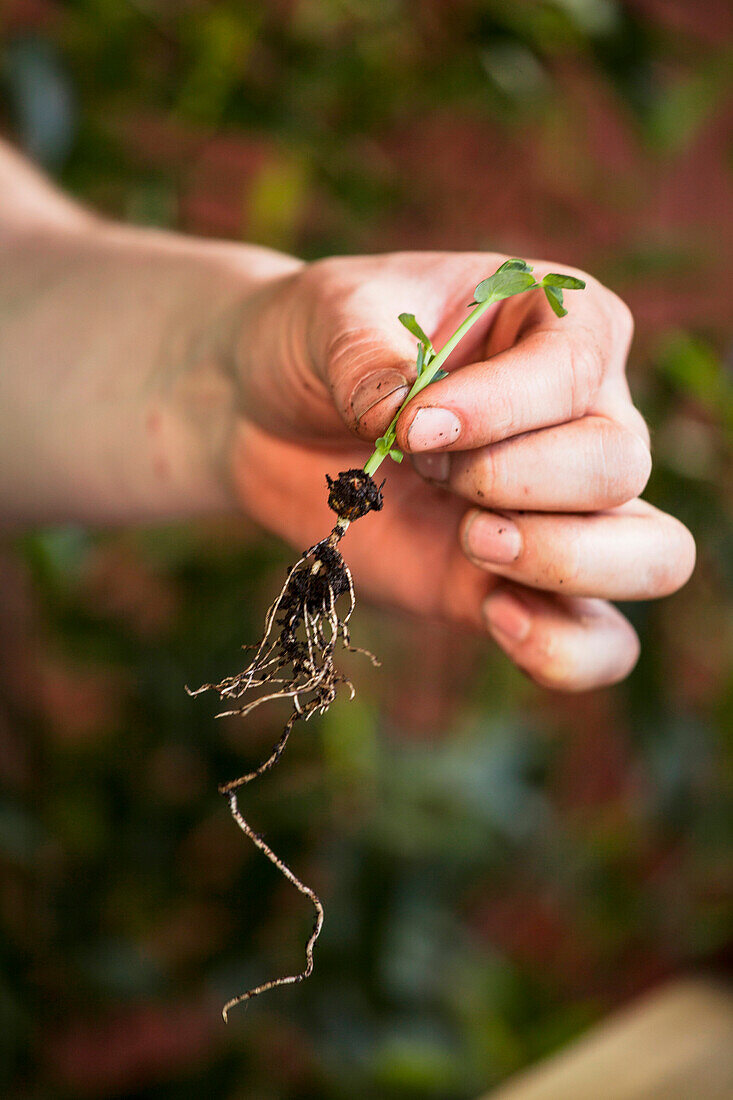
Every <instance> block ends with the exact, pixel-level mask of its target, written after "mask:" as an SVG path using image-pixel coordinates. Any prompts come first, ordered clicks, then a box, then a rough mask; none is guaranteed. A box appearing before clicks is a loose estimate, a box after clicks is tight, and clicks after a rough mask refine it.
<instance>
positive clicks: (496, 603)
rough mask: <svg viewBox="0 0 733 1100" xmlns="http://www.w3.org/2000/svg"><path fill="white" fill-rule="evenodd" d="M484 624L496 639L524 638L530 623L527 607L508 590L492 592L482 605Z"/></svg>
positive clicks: (514, 639)
mask: <svg viewBox="0 0 733 1100" xmlns="http://www.w3.org/2000/svg"><path fill="white" fill-rule="evenodd" d="M483 612H484V618H485V619H486V625H487V626H488V628H489V630H490V631H491V633H492V634H494V635H495V636H496V640H497V641H498V642H499V643H501V641H502V638H505V639H507V640H508V641H511V642H523V641H525V640H526V638H527V636H528V634H529V630H530V627H531V625H532V616H531V615H530V613H529V610H528V608H527V607H526V606H525V605H524V604H523V603H522V602H521V601H520V600H518V599H517V597H516V596H513V595H512V594H511V593H510V592H493V593H492V594H491V595H490V596H489V597H488V598H487V599H486V600H484V606H483Z"/></svg>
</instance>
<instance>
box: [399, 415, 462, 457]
mask: <svg viewBox="0 0 733 1100" xmlns="http://www.w3.org/2000/svg"><path fill="white" fill-rule="evenodd" d="M460 434H461V422H460V420H459V419H458V417H457V416H456V414H455V413H452V412H449V411H448V409H432V408H427V409H419V410H418V412H417V413H416V414H415V418H414V420H413V421H412V424H411V425H410V430H409V431H408V433H407V446H408V448H409V449H410V450H411V451H431V450H432V449H433V448H434V447H446V446H447V445H448V444H449V443H455V441H456V440H457V439H458V436H459V435H460Z"/></svg>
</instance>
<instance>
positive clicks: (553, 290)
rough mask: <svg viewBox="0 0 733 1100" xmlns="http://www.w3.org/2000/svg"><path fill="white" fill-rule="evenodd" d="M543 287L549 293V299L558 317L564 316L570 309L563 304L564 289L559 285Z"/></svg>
mask: <svg viewBox="0 0 733 1100" xmlns="http://www.w3.org/2000/svg"><path fill="white" fill-rule="evenodd" d="M542 289H543V290H544V292H545V294H546V295H547V301H548V302H549V303H550V305H551V306H552V309H553V311H554V312H555V313H556V314H557V315H558V317H564V316H565V315H566V314H567V312H568V311H567V310H566V309H565V306H564V305H563V304H562V291H561V290H560V288H559V287H557V286H543V287H542Z"/></svg>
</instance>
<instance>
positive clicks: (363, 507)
mask: <svg viewBox="0 0 733 1100" xmlns="http://www.w3.org/2000/svg"><path fill="white" fill-rule="evenodd" d="M328 485H329V505H330V506H331V508H332V509H333V510H334V511H336V512H337V514H338V516H339V519H338V522H337V524H336V526H335V527H334V529H333V531H332V532H331V533H330V535H328V537H327V538H325V539H322V540H321V541H320V542H317V543H316V544H315V546H312V547H311V548H310V550H308V551H307V552H306V553H305V554H303V555H302V557H300V558H299V559H298V561H297V562H296V563H295V565H294V566H293V567H292V568H291V569H290V571H289V573H288V575H287V578H286V580H285V583H284V585H283V586H282V588H281V590H280V593H279V595H278V596H277V598H276V600H275V601H274V603H273V604H272V606H271V607H270V609H269V610H268V612H267V615H266V616H265V627H264V633H263V637H262V640H261V641H260V643H259V645H257V646H256V647H251V646H245V647H243V648H245V649H251V648H254V649H255V654H254V656H253V658H252V660H251V661H250V663H249V664H248V665H247V667H246V668H245V669H244V671H243V672H240V673H237V674H236V675H235V676H228V677H226V678H225V679H224V680H222V681H221V683H219V684H204V685H203V686H202V687H200V688H197V689H196V690H195V691H191V690H190V689H189V688H186V691H187V692H188V694H189V695H200V694H201V692H203V691H216V692H217V693H218V695H219V697H220V699H221V700H222V702H224V703H226V704H228V707H227V709H226V710H223V711H221V712H220V713H219V714H218V715H217V718H223V717H225V716H228V715H233V714H236V715H239V716H241V717H244V716H246V715H247V714H250V713H251V712H252V711H253V710H254V709H255V708H256V707H258V706H260V705H261V704H262V703H267V702H271V701H273V700H276V699H288V700H290V702H291V704H292V707H293V711H292V714H291V715H290V717H289V718H288V720H287V722H286V724H285V728H284V729H283V732H282V735H281V736H280V739H279V741H278V742H277V744H276V745H275V747H274V748H273V750H272V752H271V753H270V755H269V757H268V758H267V760H265V761H264V762H263V763H262V764H260V765H259V767H258V768H256V769H255V770H254V771H252V772H249V773H248V774H247V775H243V776H240V778H239V779H233V780H231V781H230V782H229V783H224V784H223V785H222V786H220V787H219V790H220V792H221V793H222V794H223V795H225V796H226V798H227V800H228V803H229V809H230V812H231V815H232V817H233V818H234V820H235V821H236V823H237V825H238V826H239V828H240V829H241V830H242V832H243V833H244V834H245V835H246V836H247V837H249V839H250V840H251V841H252V843H253V844H254V845H255V847H256V848H259V850H260V851H261V852H262V853H263V855H265V856H266V857H267V859H269V860H270V862H271V863H273V864H274V865H275V867H277V869H278V871H280V873H281V874H282V875H283V876H284V877H285V878H286V879H287V880H288V882H290V883H292V885H293V886H295V888H296V890H299V891H300V893H301V894H304V895H305V896H306V897H307V898H309V899H310V901H311V902H312V904H313V908H314V909H315V912H316V919H315V923H314V925H313V931H312V932H311V935H310V937H309V939H308V942H307V944H306V948H305V957H306V965H305V969H304V970H302V971H301V972H300V973H299V974H289V975H286V976H284V977H281V978H273V979H272V980H271V981H268V982H264V983H263V984H262V985H258V986H256V987H255V988H254V989H249V990H247V991H246V992H245V993H240V994H239V995H238V996H236V997H232V999H231V1000H229V1001H227V1003H226V1004H225V1005H224V1008H223V1009H222V1015H223V1017H224V1020H225V1022H226V1020H227V1017H228V1014H229V1011H230V1010H231V1009H232V1008H233V1007H234V1006H235V1005H238V1004H242V1002H244V1001H249V1000H251V999H252V998H253V997H257V996H258V995H259V994H260V993H265V992H266V991H267V990H269V989H275V988H276V987H277V986H279V985H292V984H293V983H295V982H302V981H303V979H304V978H307V977H308V976H309V975H310V974H311V973H312V971H313V949H314V946H315V943H316V940H317V939H318V937H319V935H320V933H321V928H322V926H323V906H322V904H321V901H320V898H319V897H318V895H317V894H316V893H315V891H314V890H312V889H311V888H310V887H309V886H306V885H305V883H303V882H301V880H300V879H299V878H298V877H297V875H295V874H294V873H293V872H292V871H291V870H290V868H289V867H288V866H287V865H286V864H285V863H283V861H282V860H281V859H280V857H279V856H278V855H276V854H275V852H273V850H272V848H270V846H269V845H268V844H267V843H266V841H265V840H264V839H263V838H262V837H261V836H260V835H259V833H256V832H255V831H254V830H253V829H252V828H251V826H250V825H249V824H248V823H247V821H245V819H244V818H243V817H242V814H241V813H240V810H239V804H238V801H237V798H238V791H239V789H240V788H241V787H243V786H245V785H246V784H247V783H251V782H252V780H253V779H257V778H258V777H259V776H260V775H262V774H263V773H264V772H266V771H268V770H269V769H270V768H271V767H273V765H274V764H276V763H277V761H278V760H279V759H280V756H281V755H282V753H283V751H284V749H285V746H286V745H287V742H288V738H289V736H290V733H291V731H292V729H293V726H294V725H295V723H296V722H297V721H299V720H301V719H302V720H303V721H306V722H307V721H308V719H309V718H311V717H312V716H313V715H314V714H324V713H325V712H326V711H327V710H328V708H329V707H330V705H331V703H332V702H333V701H334V699H335V698H336V693H337V690H338V688H339V686H340V685H341V684H345V685H346V687H347V688H348V689H349V694H350V697H351V698H352V699H353V697H354V685H353V684H352V683H351V681H350V680H349V678H348V677H347V676H345V675H344V674H343V673H341V672H339V671H338V669H337V668H336V665H335V661H334V657H335V653H336V649H337V648H338V647H342V648H344V649H348V650H350V651H351V652H354V653H363V654H365V655H366V656H367V657H369V658H370V660H371V661H372V663H373V664H374V665H379V661H378V660H377V659H376V657H374V655H373V654H371V653H369V652H368V651H367V650H364V649H357V648H355V647H354V646H352V645H351V639H350V636H349V619H350V618H351V615H352V613H353V611H354V607H355V604H356V598H355V595H354V582H353V579H352V576H351V571H350V569H349V567H348V566H347V564H346V562H345V561H344V559H343V558H342V557H341V554H340V553H339V551H338V549H337V546H338V543H339V542H340V540H341V539H342V538H343V535H344V533H345V532H346V529H347V528H348V526H349V524H350V523H351V522H353V520H355V519H359V518H360V517H361V516H363V515H366V513H367V512H369V511H372V510H378V509H379V508H381V506H382V497H381V492H380V490H379V488H378V487H377V486H376V485H375V483H374V482H373V481H372V479H371V478H370V477H369V476H368V475H366V474H364V473H363V471H361V470H347V471H345V472H343V473H341V474H339V475H338V477H337V478H336V479H335V480H332V479H331V478H329V479H328ZM344 600H346V601H347V603H346V608H345V610H342V611H340V610H339V609H338V605H339V601H341V602H342V603H343V601H344ZM267 687H274V688H275V690H274V691H270V692H265V693H264V694H261V695H258V696H257V697H256V698H255V699H250V700H249V701H248V702H242V703H241V704H240V702H239V701H240V700H242V699H243V698H244V697H245V695H246V694H247V693H248V692H249V691H251V690H253V689H257V688H267ZM232 704H234V705H232Z"/></svg>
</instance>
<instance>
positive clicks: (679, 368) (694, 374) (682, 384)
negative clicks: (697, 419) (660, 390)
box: [657, 332, 733, 431]
mask: <svg viewBox="0 0 733 1100" xmlns="http://www.w3.org/2000/svg"><path fill="white" fill-rule="evenodd" d="M657 363H658V369H659V371H660V373H661V374H662V375H664V376H665V377H666V378H667V379H668V381H669V382H671V383H672V385H673V386H674V387H675V389H678V390H681V391H682V392H683V393H685V394H687V396H689V397H692V398H693V399H694V400H695V401H697V402H698V403H699V404H700V405H702V406H703V408H705V409H706V410H707V411H708V412H709V413H710V414H711V415H712V416H713V417H714V418H715V419H716V420H717V419H718V418H720V419H722V421H723V423H724V425H725V426H726V428H727V429H728V431H733V385H732V384H731V382H730V379H729V378H728V376H727V375H726V372H725V369H724V367H723V364H722V362H721V361H720V358H719V357H718V356H717V355H716V353H715V351H714V350H713V349H712V347H711V346H710V345H709V344H707V343H706V342H705V341H704V340H701V339H699V338H698V337H696V336H692V335H690V333H687V332H671V333H670V334H669V335H668V336H667V337H666V338H665V339H664V341H663V342H662V344H661V347H660V349H659V352H658V354H657Z"/></svg>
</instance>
